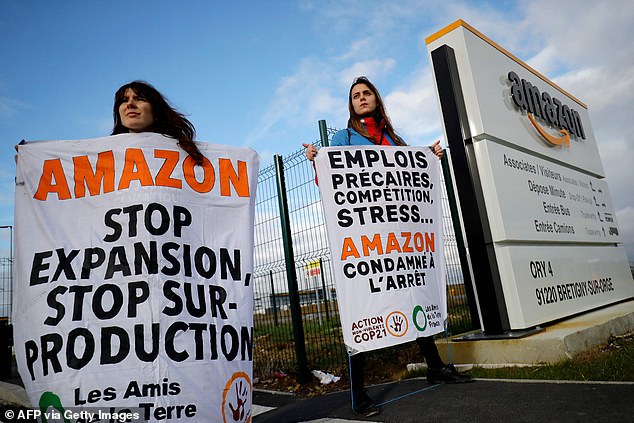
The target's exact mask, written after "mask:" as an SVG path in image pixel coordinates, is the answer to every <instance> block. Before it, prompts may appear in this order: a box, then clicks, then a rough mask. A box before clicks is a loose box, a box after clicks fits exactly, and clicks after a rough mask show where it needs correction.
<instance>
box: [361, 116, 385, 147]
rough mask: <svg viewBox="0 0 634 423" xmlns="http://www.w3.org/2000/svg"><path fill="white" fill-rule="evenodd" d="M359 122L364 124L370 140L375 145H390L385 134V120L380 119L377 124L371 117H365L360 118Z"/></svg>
mask: <svg viewBox="0 0 634 423" xmlns="http://www.w3.org/2000/svg"><path fill="white" fill-rule="evenodd" d="M361 123H363V125H364V126H365V129H366V130H367V131H368V134H369V135H370V141H372V142H373V143H374V144H375V145H392V143H390V141H389V140H388V139H387V137H386V136H385V120H384V119H381V123H380V124H379V125H377V124H376V120H374V118H372V117H366V118H363V119H361Z"/></svg>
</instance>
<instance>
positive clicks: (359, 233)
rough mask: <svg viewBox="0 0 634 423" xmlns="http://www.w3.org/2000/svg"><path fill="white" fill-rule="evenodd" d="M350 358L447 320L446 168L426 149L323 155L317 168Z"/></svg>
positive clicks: (340, 150)
mask: <svg viewBox="0 0 634 423" xmlns="http://www.w3.org/2000/svg"><path fill="white" fill-rule="evenodd" d="M315 163H316V168H317V175H318V177H319V191H320V193H321V198H322V204H323V207H324V213H325V219H326V227H327V232H328V241H329V244H330V251H331V254H332V262H333V265H332V267H333V274H334V280H335V286H336V290H337V300H338V304H339V312H340V315H341V326H342V328H343V338H344V342H345V344H346V347H347V348H348V351H349V352H350V353H351V354H355V353H357V352H362V351H370V350H374V349H379V348H384V347H387V346H390V345H397V344H401V343H404V342H408V341H412V340H414V339H416V338H418V337H421V336H429V335H433V334H436V333H438V332H441V331H442V330H443V329H444V321H445V319H446V316H447V306H446V302H447V301H446V295H447V294H446V288H445V266H444V254H443V251H442V249H443V239H442V238H443V235H442V207H441V201H440V198H441V197H440V194H441V185H440V160H438V158H437V157H436V156H435V155H434V154H433V153H432V152H431V150H430V149H429V148H427V147H398V148H395V147H375V146H367V147H366V146H364V147H356V146H353V147H325V148H322V149H321V150H319V154H318V155H317V159H316V161H315Z"/></svg>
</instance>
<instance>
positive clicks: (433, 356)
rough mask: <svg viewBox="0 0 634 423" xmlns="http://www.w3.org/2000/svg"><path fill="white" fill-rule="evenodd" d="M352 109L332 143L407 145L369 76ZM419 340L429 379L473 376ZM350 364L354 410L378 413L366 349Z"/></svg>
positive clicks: (437, 149) (354, 93) (359, 82)
mask: <svg viewBox="0 0 634 423" xmlns="http://www.w3.org/2000/svg"><path fill="white" fill-rule="evenodd" d="M348 109H349V113H350V117H349V119H348V127H347V128H346V129H343V130H341V131H339V132H337V133H336V134H335V135H334V136H333V138H332V141H331V143H330V145H331V146H333V147H335V146H363V145H385V146H390V145H392V146H404V145H406V143H405V141H404V140H403V139H402V138H401V137H400V136H398V135H397V134H396V132H395V131H394V128H393V127H392V123H391V121H390V119H389V117H388V115H387V112H386V110H385V106H384V104H383V100H382V99H381V95H380V94H379V92H378V90H377V89H376V87H375V86H374V85H373V84H372V83H371V82H370V81H369V80H368V79H367V78H366V77H363V76H362V77H359V78H356V79H355V80H354V82H353V83H352V86H351V87H350V92H349V95H348ZM303 146H304V147H305V148H306V158H307V159H308V160H310V161H313V160H314V159H315V157H316V155H317V149H316V148H315V147H314V146H313V145H312V144H303ZM430 148H431V150H432V151H433V152H434V154H435V155H436V156H438V157H439V158H442V155H443V150H442V147H441V146H440V141H436V142H435V143H434V144H433V145H431V146H430ZM416 343H417V344H418V347H419V349H420V351H421V353H422V355H423V356H424V357H425V361H426V363H427V367H428V370H427V380H428V381H429V383H432V384H436V383H464V382H470V381H471V380H472V379H471V376H469V375H465V374H461V373H459V372H458V371H457V370H456V368H455V367H454V366H453V364H449V365H446V364H445V363H444V362H443V361H442V358H441V357H440V355H439V353H438V349H437V347H436V344H435V342H434V338H433V337H432V336H428V337H420V338H418V339H417V340H416ZM348 365H349V369H350V393H351V398H352V408H353V410H354V411H355V412H356V413H358V414H361V415H364V416H366V417H369V416H372V415H376V414H378V413H379V412H380V408H379V407H378V406H377V405H375V404H374V402H373V401H372V399H371V398H370V397H369V396H368V395H367V393H366V391H365V389H364V376H363V371H364V359H363V353H357V354H355V355H349V356H348Z"/></svg>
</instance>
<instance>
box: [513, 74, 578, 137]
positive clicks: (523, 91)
mask: <svg viewBox="0 0 634 423" xmlns="http://www.w3.org/2000/svg"><path fill="white" fill-rule="evenodd" d="M508 79H509V81H510V83H511V98H512V99H513V102H514V103H515V105H516V106H517V107H518V108H520V109H523V110H525V111H526V113H527V115H528V119H529V120H530V122H531V124H532V125H533V126H534V127H535V129H536V130H537V132H538V133H539V134H540V135H541V136H542V137H543V138H544V139H545V140H546V141H547V142H548V143H549V144H552V145H556V146H564V145H565V146H566V147H570V137H571V136H574V137H577V138H579V139H586V134H585V131H584V129H583V123H582V122H581V116H580V115H579V112H577V111H576V110H575V109H573V108H571V107H569V106H568V105H566V104H564V103H562V102H561V101H560V100H559V99H558V98H556V97H553V96H551V95H550V94H549V93H548V92H546V91H544V92H540V91H539V89H538V88H537V87H536V86H534V85H533V84H531V83H530V82H528V81H526V80H525V79H520V77H519V76H517V74H516V73H515V72H513V71H511V72H509V73H508ZM540 121H541V122H545V123H546V124H548V125H549V126H551V127H553V128H555V129H558V130H559V134H558V135H551V134H550V133H549V132H548V131H547V130H546V129H544V128H543V127H542V125H541V124H540Z"/></svg>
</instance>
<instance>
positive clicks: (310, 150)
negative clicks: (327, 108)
mask: <svg viewBox="0 0 634 423" xmlns="http://www.w3.org/2000/svg"><path fill="white" fill-rule="evenodd" d="M438 142H440V141H438ZM302 145H303V146H304V148H305V149H306V158H307V159H308V160H310V161H311V162H312V161H313V160H315V156H317V149H316V148H315V146H314V145H312V144H302Z"/></svg>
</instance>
